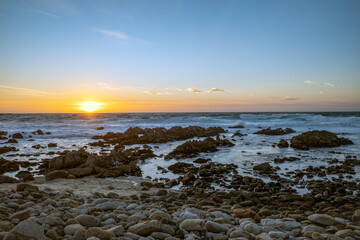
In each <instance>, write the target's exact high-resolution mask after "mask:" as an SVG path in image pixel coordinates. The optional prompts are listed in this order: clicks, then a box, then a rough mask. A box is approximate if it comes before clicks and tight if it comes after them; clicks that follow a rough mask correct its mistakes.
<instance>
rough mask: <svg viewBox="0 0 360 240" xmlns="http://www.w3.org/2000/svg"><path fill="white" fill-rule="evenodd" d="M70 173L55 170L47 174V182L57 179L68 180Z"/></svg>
mask: <svg viewBox="0 0 360 240" xmlns="http://www.w3.org/2000/svg"><path fill="white" fill-rule="evenodd" d="M67 177H68V173H67V172H66V171H65V170H54V171H51V172H48V173H46V174H45V179H46V181H50V180H54V179H57V178H67Z"/></svg>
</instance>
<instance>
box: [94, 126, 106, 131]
mask: <svg viewBox="0 0 360 240" xmlns="http://www.w3.org/2000/svg"><path fill="white" fill-rule="evenodd" d="M104 129H105V128H104V127H98V128H96V130H98V131H100V130H104Z"/></svg>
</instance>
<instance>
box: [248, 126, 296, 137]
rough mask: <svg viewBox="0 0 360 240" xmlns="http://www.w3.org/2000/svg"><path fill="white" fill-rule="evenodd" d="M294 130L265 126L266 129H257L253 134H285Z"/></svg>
mask: <svg viewBox="0 0 360 240" xmlns="http://www.w3.org/2000/svg"><path fill="white" fill-rule="evenodd" d="M294 132H295V131H294V130H292V129H291V128H286V129H285V130H284V129H282V128H277V129H271V128H266V129H261V130H260V131H257V132H255V133H254V134H264V135H285V134H290V133H294Z"/></svg>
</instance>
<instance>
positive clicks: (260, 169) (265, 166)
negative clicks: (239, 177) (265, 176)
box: [253, 163, 274, 173]
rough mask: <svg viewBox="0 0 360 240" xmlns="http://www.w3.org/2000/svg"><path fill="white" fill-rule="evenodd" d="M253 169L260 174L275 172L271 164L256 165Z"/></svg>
mask: <svg viewBox="0 0 360 240" xmlns="http://www.w3.org/2000/svg"><path fill="white" fill-rule="evenodd" d="M253 169H254V170H255V171H258V172H260V173H268V172H272V171H273V170H274V169H273V168H272V166H271V165H270V164H269V163H261V164H258V165H255V166H254V167H253Z"/></svg>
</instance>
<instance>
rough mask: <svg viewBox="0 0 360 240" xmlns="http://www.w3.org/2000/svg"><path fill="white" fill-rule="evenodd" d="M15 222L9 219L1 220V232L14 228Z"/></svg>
mask: <svg viewBox="0 0 360 240" xmlns="http://www.w3.org/2000/svg"><path fill="white" fill-rule="evenodd" d="M13 227H14V224H13V223H12V222H9V221H0V232H9V231H10V230H11V229H13Z"/></svg>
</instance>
